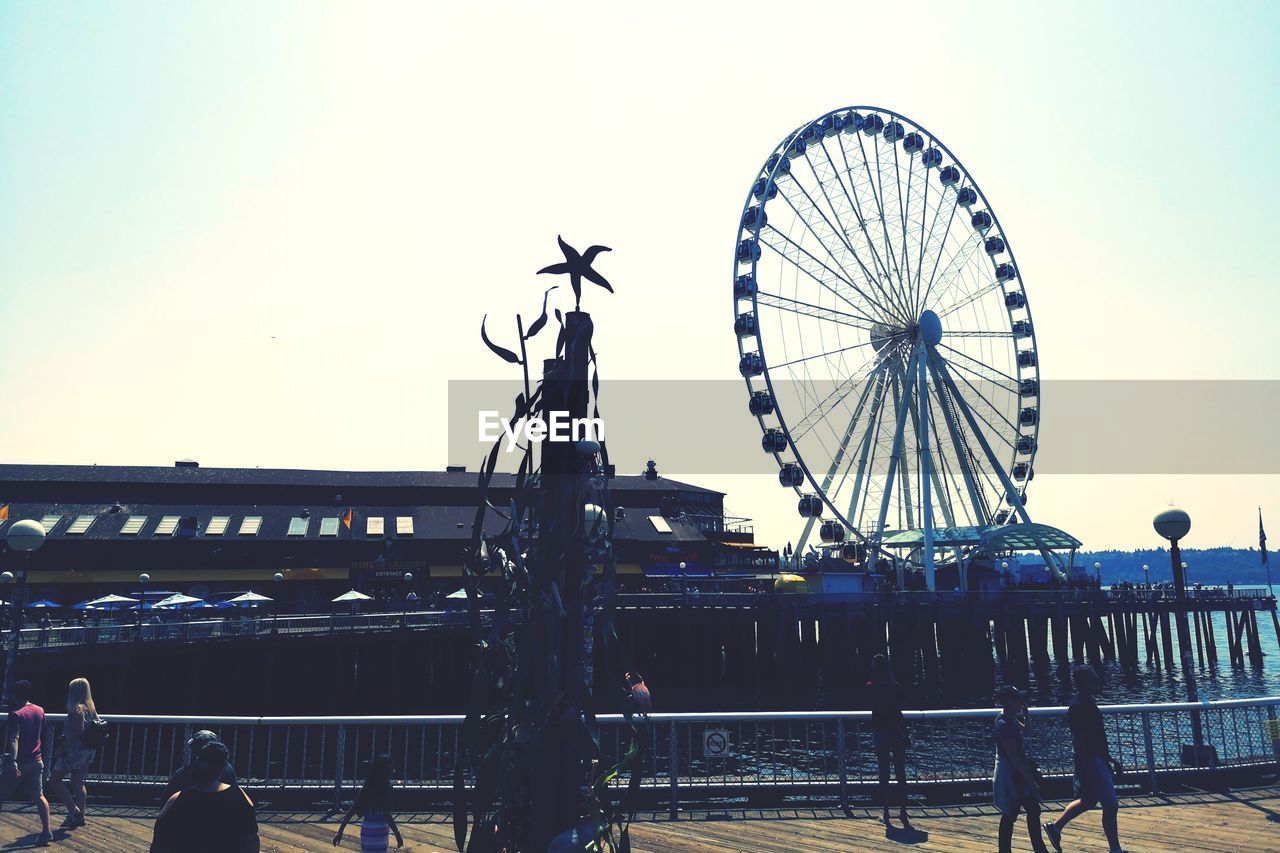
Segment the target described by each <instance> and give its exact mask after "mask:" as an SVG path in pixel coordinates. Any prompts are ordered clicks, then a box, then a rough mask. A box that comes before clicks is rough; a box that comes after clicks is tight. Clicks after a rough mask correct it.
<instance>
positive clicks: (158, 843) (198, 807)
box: [151, 741, 260, 853]
mask: <svg viewBox="0 0 1280 853" xmlns="http://www.w3.org/2000/svg"><path fill="white" fill-rule="evenodd" d="M226 766H227V748H226V747H225V746H223V745H222V744H221V743H219V742H218V741H213V742H212V743H206V744H205V745H204V747H203V748H202V749H201V750H200V754H199V755H197V756H196V758H195V760H193V761H192V762H191V778H190V781H189V783H188V784H187V786H186V787H184V788H183V789H182V790H181V791H179V792H178V793H176V794H174V795H173V796H172V797H170V798H169V800H168V802H166V803H165V804H164V808H162V809H160V815H159V817H157V818H156V825H155V830H154V831H153V833H152V836H151V853H258V850H259V849H260V842H259V838H258V817H257V815H256V814H255V813H254V808H253V801H252V800H250V799H249V796H248V795H247V794H246V793H245V792H244V791H242V790H240V788H238V787H237V786H235V785H230V784H228V783H226V782H223V781H222V780H221V776H222V772H223V770H224V769H225V768H226Z"/></svg>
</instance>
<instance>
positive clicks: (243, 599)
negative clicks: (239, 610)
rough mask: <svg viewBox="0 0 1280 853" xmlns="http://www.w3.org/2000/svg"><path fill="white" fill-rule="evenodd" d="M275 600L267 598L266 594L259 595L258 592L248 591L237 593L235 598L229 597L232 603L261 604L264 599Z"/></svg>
mask: <svg viewBox="0 0 1280 853" xmlns="http://www.w3.org/2000/svg"><path fill="white" fill-rule="evenodd" d="M274 600H275V599H272V598H267V597H266V596H265V595H258V594H257V593H256V592H246V593H245V594H244V595H237V596H236V597H235V598H228V599H227V601H228V602H230V603H231V604H261V603H262V602H264V601H274Z"/></svg>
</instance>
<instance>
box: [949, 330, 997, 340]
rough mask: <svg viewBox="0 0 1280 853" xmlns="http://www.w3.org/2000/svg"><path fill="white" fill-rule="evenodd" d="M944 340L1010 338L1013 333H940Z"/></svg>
mask: <svg viewBox="0 0 1280 853" xmlns="http://www.w3.org/2000/svg"><path fill="white" fill-rule="evenodd" d="M942 337H944V338H1012V337H1013V332H996V331H974V332H949V331H946V330H945V329H944V330H943V332H942Z"/></svg>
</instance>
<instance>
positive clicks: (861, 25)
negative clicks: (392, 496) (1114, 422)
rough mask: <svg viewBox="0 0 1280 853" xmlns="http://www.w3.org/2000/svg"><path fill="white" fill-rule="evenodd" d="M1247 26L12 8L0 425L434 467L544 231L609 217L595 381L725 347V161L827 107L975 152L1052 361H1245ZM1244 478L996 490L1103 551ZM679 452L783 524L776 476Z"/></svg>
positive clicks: (685, 12) (585, 226)
mask: <svg viewBox="0 0 1280 853" xmlns="http://www.w3.org/2000/svg"><path fill="white" fill-rule="evenodd" d="M1278 42H1280V7H1278V6H1276V4H1264V3H1257V4H1235V3H1231V4H1214V5H1212V6H1210V5H1208V4H1203V5H1202V6H1201V7H1200V8H1198V9H1188V8H1182V7H1181V6H1172V5H1170V4H1165V3H1152V4H1138V3H1132V4H1114V3H1107V4H1092V3H1072V4H1062V6H1061V7H1060V8H1059V9H1057V10H1056V11H1048V10H1045V9H1043V8H1041V4H1030V3H1016V4H1012V3H1011V4H1005V3H998V2H984V3H969V2H948V3H913V4H896V5H894V4H883V3H880V4H854V3H849V2H840V3H830V4H806V3H786V4H782V3H773V4H757V3H751V2H735V3H732V4H710V3H708V4H687V3H682V4H668V3H649V4H639V5H637V4H629V5H626V6H623V5H619V4H603V3H584V4H567V3H554V4H552V3H548V4H516V3H511V4H498V3H488V4H475V3H449V4H445V3H434V4H426V3H412V4H404V5H398V4H389V3H368V4H356V3H350V4H333V3H318V2H308V3H261V2H230V0H219V1H218V2H206V3H159V2H147V3H143V2H135V3H120V2H117V3H98V4H81V3H35V2H26V3H16V2H15V3H6V4H3V5H0V297H2V300H0V306H2V308H0V310H3V315H4V323H3V333H2V334H0V364H2V365H3V367H2V368H0V400H3V401H4V404H5V405H4V417H3V418H2V419H0V447H2V448H3V454H0V457H2V458H3V459H4V460H5V461H12V462H65V463H101V464H170V463H171V462H172V461H173V460H174V459H176V458H181V457H193V458H196V459H199V460H200V461H201V462H202V463H203V464H205V465H246V466H253V465H261V466H264V467H266V466H271V467H332V468H366V469H377V468H438V467H441V466H443V465H444V464H446V463H447V462H451V461H459V460H449V459H446V458H444V457H445V453H444V444H445V441H444V436H443V433H442V426H441V424H442V423H443V419H442V418H440V417H439V415H440V408H441V407H442V406H443V405H444V391H445V383H446V381H447V380H448V379H451V378H453V379H458V378H479V377H494V376H499V375H504V368H505V365H503V364H502V363H501V362H498V361H497V360H496V359H494V358H492V357H490V356H488V355H487V353H486V351H485V350H484V349H483V347H482V345H481V344H480V342H479V338H478V334H477V332H478V328H479V320H480V317H481V316H482V315H483V314H484V313H485V312H495V313H497V314H506V315H509V314H510V313H511V312H512V311H513V310H516V309H520V310H524V311H526V312H532V311H536V307H535V303H536V301H537V299H538V296H539V295H540V293H541V287H542V286H543V285H544V283H545V279H544V280H542V281H539V280H537V279H536V278H535V277H534V276H533V275H532V272H533V271H534V270H536V269H537V268H539V267H540V266H542V265H544V264H547V263H551V262H553V261H555V260H556V259H557V256H558V252H557V250H556V247H555V244H554V240H555V235H556V234H557V233H563V234H564V235H565V236H566V238H567V239H569V240H570V242H573V243H577V244H580V245H584V244H588V243H596V242H599V243H606V244H608V245H611V246H613V247H614V252H613V254H612V255H608V256H606V257H605V259H603V260H602V261H601V262H600V263H599V264H598V267H599V268H600V269H601V271H603V272H605V273H606V274H607V275H608V276H609V278H610V279H611V280H612V281H613V282H614V284H615V286H616V288H617V290H618V292H617V294H616V295H615V296H613V297H608V298H600V296H605V295H604V294H600V296H597V295H596V294H594V293H593V294H592V295H591V297H590V298H591V299H592V301H591V302H590V303H589V307H590V308H591V309H592V311H593V312H594V314H595V316H596V323H597V329H598V332H597V334H598V336H599V349H600V350H601V364H602V369H603V370H604V371H605V373H606V375H608V376H613V377H628V378H663V377H673V378H674V377H682V378H685V377H699V378H713V377H714V378H722V377H730V376H733V375H734V372H735V367H736V357H737V354H736V348H735V345H734V338H733V335H732V331H731V311H730V289H729V273H730V251H731V249H732V243H733V240H734V236H735V230H734V229H735V225H736V220H737V217H738V215H739V211H740V208H741V203H742V199H743V197H744V195H745V193H746V190H747V188H748V186H749V183H750V180H751V179H752V177H753V175H754V172H755V170H756V169H757V168H758V167H759V164H760V162H761V161H762V160H763V159H764V157H765V156H767V154H768V153H769V151H770V150H771V149H772V147H773V146H774V144H775V143H776V142H777V141H778V140H779V138H780V137H781V136H783V135H784V134H785V133H786V132H787V131H789V130H790V129H791V128H792V127H794V126H796V125H798V124H800V123H801V122H803V121H805V120H806V119H808V118H811V117H814V116H816V115H819V114H821V113H823V112H825V111H826V110H828V109H831V108H834V107H837V106H842V105H848V104H876V105H883V106H887V107H891V108H894V109H896V110H898V111H900V112H902V113H905V114H906V115H908V116H911V117H912V118H914V119H916V120H917V121H919V122H921V123H922V124H923V125H924V126H926V127H928V128H929V129H930V130H931V131H933V132H934V133H936V134H938V136H939V137H940V138H941V139H942V140H943V141H944V142H946V144H947V145H948V147H950V148H951V150H952V151H954V152H955V153H956V155H957V156H958V157H959V158H960V159H961V160H962V161H963V162H964V164H965V165H966V167H967V168H968V170H969V171H970V172H971V173H972V174H973V175H974V176H975V177H977V179H978V180H979V181H980V182H981V183H982V186H983V189H984V190H985V192H986V194H987V196H988V197H989V199H990V200H991V202H992V204H993V205H994V206H995V208H996V209H997V210H998V212H999V216H1000V219H1001V221H1002V223H1003V224H1004V225H1005V227H1006V230H1007V233H1008V235H1009V237H1010V241H1011V243H1012V244H1013V245H1014V246H1015V247H1016V251H1017V256H1018V260H1019V266H1020V269H1021V272H1022V274H1023V277H1024V280H1025V282H1026V287H1027V292H1028V296H1029V297H1030V300H1031V304H1032V308H1033V312H1034V316H1035V320H1036V324H1037V333H1038V341H1039V346H1040V354H1041V362H1042V365H1043V368H1044V375H1045V377H1046V378H1050V379H1067V378H1071V379H1075V378H1106V377H1118V378H1142V377H1154V378H1224V379H1226V378H1251V379H1277V378H1280V376H1277V373H1278V372H1280V363H1278V360H1277V358H1276V355H1275V352H1276V350H1275V343H1274V338H1273V335H1274V330H1275V328H1276V320H1277V318H1278V317H1280V295H1277V288H1276V286H1275V284H1276V274H1275V269H1276V265H1277V260H1280V257H1278V256H1280V248H1278V246H1280V241H1277V239H1276V215H1275V205H1276V200H1277V199H1278V198H1280V164H1278V163H1277V157H1276V154H1277V153H1280V152H1278V151H1277V145H1276V142H1275V140H1276V139H1277V138H1280V109H1278V106H1280V103H1278V100H1277V95H1276V94H1275V93H1276V92H1277V91H1280V51H1277V50H1276V47H1275V46H1276V44H1277V43H1278ZM1045 405H1046V417H1048V416H1051V415H1050V413H1051V407H1052V401H1051V400H1046V401H1045ZM673 416H678V413H673ZM725 416H726V417H746V414H745V411H744V412H732V413H726V415H725ZM1151 428H1152V429H1158V428H1160V427H1159V425H1156V424H1153V425H1152V427H1151ZM690 434H691V440H707V441H713V440H714V438H715V434H716V424H714V423H710V424H696V425H691V426H690ZM1135 440H1141V437H1140V436H1136V437H1135ZM460 461H464V462H467V461H470V460H460ZM619 461H620V463H621V465H622V467H623V468H627V469H635V470H637V471H638V470H639V469H640V467H642V465H643V460H639V459H638V460H619ZM659 462H661V460H659ZM667 473H670V474H672V475H676V474H678V473H679V472H674V471H672V472H667ZM1278 479H1280V478H1275V477H1246V478H1234V479H1228V478H1216V477H1184V478H1161V477H1130V478H1100V477H1069V476H1056V477H1048V476H1046V477H1042V478H1037V480H1036V482H1035V484H1034V486H1033V488H1032V491H1031V495H1032V498H1033V503H1032V504H1031V505H1030V506H1031V508H1032V510H1033V513H1034V514H1035V515H1036V517H1037V519H1039V520H1044V521H1048V522H1050V523H1056V524H1059V525H1061V526H1064V527H1066V528H1067V529H1069V530H1071V531H1072V532H1074V533H1076V534H1077V535H1078V536H1079V537H1080V538H1082V539H1084V540H1085V541H1086V544H1088V545H1094V546H1099V547H1101V546H1109V545H1121V546H1124V545H1135V546H1136V545H1149V544H1151V543H1152V541H1153V534H1152V533H1151V532H1150V527H1149V525H1148V521H1149V519H1150V516H1151V515H1152V513H1153V512H1154V511H1156V510H1157V509H1159V508H1160V506H1162V505H1164V504H1166V503H1167V502H1168V500H1169V498H1174V499H1175V500H1176V501H1177V502H1178V503H1180V504H1182V505H1184V506H1185V507H1186V508H1188V509H1189V510H1190V511H1191V512H1192V514H1193V517H1194V518H1195V520H1196V521H1195V526H1194V528H1193V533H1192V536H1191V538H1190V539H1189V540H1188V543H1187V544H1189V545H1213V544H1236V545H1240V546H1244V545H1248V544H1252V543H1256V516H1255V512H1256V510H1255V507H1256V506H1257V505H1258V504H1263V505H1264V509H1267V508H1269V509H1270V512H1271V516H1272V517H1273V518H1274V519H1275V521H1274V527H1275V529H1276V530H1280V482H1278ZM703 482H704V483H706V484H707V485H711V486H717V487H720V488H723V489H726V490H727V491H729V492H730V497H729V500H728V503H729V505H730V506H731V507H732V508H734V509H736V510H737V511H739V512H741V513H743V514H746V515H752V516H755V517H757V518H758V519H759V521H758V523H757V532H758V534H760V535H761V537H762V538H764V539H766V540H769V541H771V542H774V543H781V542H783V541H785V540H786V539H789V538H793V537H794V530H795V528H796V520H795V516H794V508H793V506H792V505H793V503H794V498H793V496H791V493H789V492H781V491H780V490H778V489H777V487H776V486H775V485H773V484H772V481H771V479H763V480H751V481H747V480H746V479H745V478H730V477H721V478H713V481H712V482H706V480H704V481H703ZM1276 535H1277V536H1280V534H1276Z"/></svg>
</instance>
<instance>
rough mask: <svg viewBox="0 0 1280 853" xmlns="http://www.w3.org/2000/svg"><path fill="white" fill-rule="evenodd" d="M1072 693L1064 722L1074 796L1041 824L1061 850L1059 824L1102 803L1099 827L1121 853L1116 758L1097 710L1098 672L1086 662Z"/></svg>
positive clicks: (1077, 673) (1079, 668)
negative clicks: (1053, 817) (1067, 728)
mask: <svg viewBox="0 0 1280 853" xmlns="http://www.w3.org/2000/svg"><path fill="white" fill-rule="evenodd" d="M1072 674H1073V675H1074V676H1075V682H1076V695H1075V696H1074V697H1072V699H1071V704H1070V705H1069V706H1067V724H1068V725H1069V726H1070V727H1071V745H1072V748H1073V749H1074V751H1075V770H1076V774H1075V783H1074V785H1075V796H1076V799H1075V800H1073V801H1072V802H1071V803H1069V804H1068V805H1067V807H1066V808H1065V809H1063V810H1062V814H1060V815H1058V819H1057V820H1055V821H1054V822H1053V823H1046V824H1045V825H1044V831H1045V834H1046V835H1048V836H1049V843H1051V844H1052V845H1053V849H1054V850H1056V851H1058V853H1062V830H1063V828H1064V827H1065V826H1066V825H1067V824H1068V823H1070V822H1071V821H1073V820H1075V819H1076V818H1077V817H1079V816H1080V815H1082V814H1084V813H1085V812H1086V811H1088V810H1089V809H1091V808H1093V807H1095V806H1098V805H1101V806H1102V829H1103V831H1104V832H1105V833H1106V835H1107V844H1108V846H1109V848H1110V853H1124V850H1123V848H1121V847H1120V829H1119V826H1118V821H1117V815H1118V813H1119V811H1120V801H1119V800H1118V799H1117V798H1116V788H1115V779H1114V777H1113V776H1112V772H1113V771H1114V772H1115V773H1119V772H1120V769H1121V768H1120V762H1119V761H1116V760H1115V759H1114V758H1112V757H1111V750H1110V748H1109V747H1108V746H1107V731H1106V728H1105V727H1104V726H1103V724H1102V712H1101V711H1099V710H1098V703H1097V700H1096V697H1097V694H1098V688H1099V683H1098V674H1097V673H1096V672H1094V671H1093V669H1092V668H1091V667H1089V666H1085V665H1081V666H1077V667H1076V668H1075V669H1074V670H1073V672H1072Z"/></svg>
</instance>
